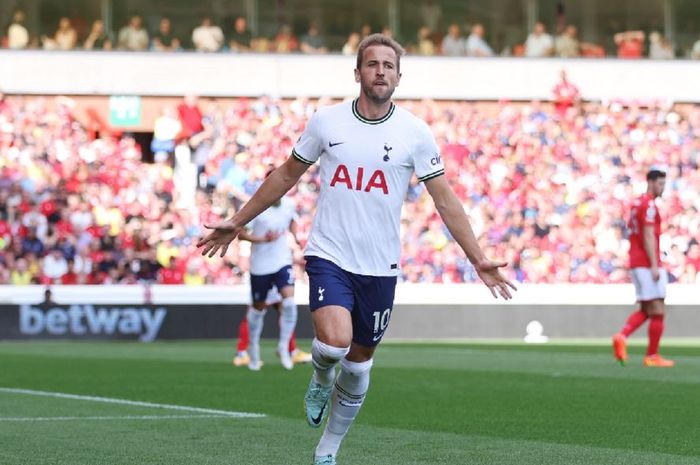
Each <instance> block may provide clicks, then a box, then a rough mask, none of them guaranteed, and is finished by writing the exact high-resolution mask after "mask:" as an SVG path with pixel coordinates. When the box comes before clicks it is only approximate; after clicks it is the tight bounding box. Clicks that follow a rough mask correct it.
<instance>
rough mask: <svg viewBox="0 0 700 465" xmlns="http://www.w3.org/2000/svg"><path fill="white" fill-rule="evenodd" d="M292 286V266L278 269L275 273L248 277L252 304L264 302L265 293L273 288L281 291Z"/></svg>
mask: <svg viewBox="0 0 700 465" xmlns="http://www.w3.org/2000/svg"><path fill="white" fill-rule="evenodd" d="M293 285H294V272H293V271H292V265H287V266H284V267H282V268H280V269H279V270H278V271H277V273H272V274H251V275H250V292H251V294H252V295H253V302H265V299H267V293H268V292H269V291H270V289H272V288H273V287H277V289H278V290H280V291H281V290H282V288H284V287H287V286H293Z"/></svg>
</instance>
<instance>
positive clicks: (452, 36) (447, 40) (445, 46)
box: [440, 23, 466, 57]
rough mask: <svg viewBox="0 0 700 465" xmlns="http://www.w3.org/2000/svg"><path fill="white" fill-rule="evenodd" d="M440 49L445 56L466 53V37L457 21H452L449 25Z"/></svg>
mask: <svg viewBox="0 0 700 465" xmlns="http://www.w3.org/2000/svg"><path fill="white" fill-rule="evenodd" d="M440 51H441V53H442V54H443V55H445V56H451V57H456V56H461V55H465V54H466V48H465V43H464V38H463V37H462V34H461V32H460V30H459V25H458V24H457V23H452V24H450V25H449V26H448V27H447V34H445V37H443V38H442V44H441V46H440Z"/></svg>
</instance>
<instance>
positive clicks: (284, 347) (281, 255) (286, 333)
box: [238, 173, 297, 371]
mask: <svg viewBox="0 0 700 465" xmlns="http://www.w3.org/2000/svg"><path fill="white" fill-rule="evenodd" d="M268 174H269V173H268ZM295 216H296V211H295V207H294V203H293V202H292V201H291V200H290V199H288V198H286V197H283V198H282V199H280V200H278V201H277V202H275V204H273V205H272V206H270V207H269V208H268V209H267V210H265V211H264V212H262V213H261V214H260V215H258V216H257V217H256V218H255V219H253V220H252V221H251V222H250V223H249V224H248V226H249V230H248V231H242V232H241V233H240V234H239V235H238V237H239V239H241V240H246V241H250V242H251V243H252V247H251V252H250V288H251V297H252V305H251V306H250V307H249V308H248V313H247V320H248V332H249V337H250V346H249V348H248V353H249V355H250V361H249V362H248V368H250V369H251V370H254V371H257V370H260V368H261V367H262V362H261V360H260V334H261V333H262V329H263V322H264V318H265V314H266V313H267V307H268V305H269V304H268V298H269V296H268V293H269V292H270V291H271V290H273V289H274V288H276V289H277V290H278V292H279V294H280V296H281V297H282V300H281V308H280V319H279V326H280V336H279V342H278V344H277V353H278V355H279V357H280V362H281V363H282V366H283V367H284V368H286V369H288V370H291V369H292V368H293V367H294V363H293V361H292V356H291V354H290V353H289V340H290V338H291V336H292V333H293V332H294V328H295V327H296V323H297V306H296V303H295V302H294V271H293V270H292V251H291V249H290V247H289V243H288V240H289V237H288V235H287V232H288V231H290V232H291V233H292V235H293V236H294V240H295V241H296V223H295V222H294V217H295Z"/></svg>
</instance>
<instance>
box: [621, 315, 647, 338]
mask: <svg viewBox="0 0 700 465" xmlns="http://www.w3.org/2000/svg"><path fill="white" fill-rule="evenodd" d="M645 321H647V314H646V313H644V312H643V311H641V310H637V311H636V312H634V313H632V314H631V315H630V317H629V318H628V319H627V323H625V326H623V328H622V331H620V333H621V334H622V335H624V336H625V337H629V335H630V334H632V333H633V332H635V331H636V329H637V328H639V327H640V326H642V323H644V322H645Z"/></svg>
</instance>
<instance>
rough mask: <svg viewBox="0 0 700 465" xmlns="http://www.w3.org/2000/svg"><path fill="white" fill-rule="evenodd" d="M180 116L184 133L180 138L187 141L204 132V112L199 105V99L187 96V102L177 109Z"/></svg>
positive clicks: (182, 132) (181, 133)
mask: <svg viewBox="0 0 700 465" xmlns="http://www.w3.org/2000/svg"><path fill="white" fill-rule="evenodd" d="M177 113H178V115H179V116H180V123H181V124H182V131H181V132H180V136H179V138H182V139H187V138H189V137H191V136H193V135H195V134H197V133H199V132H202V131H203V130H204V125H203V124H202V112H201V110H200V109H199V106H198V105H197V97H196V96H194V95H187V96H185V101H184V102H182V103H181V104H180V105H178V107H177Z"/></svg>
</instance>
